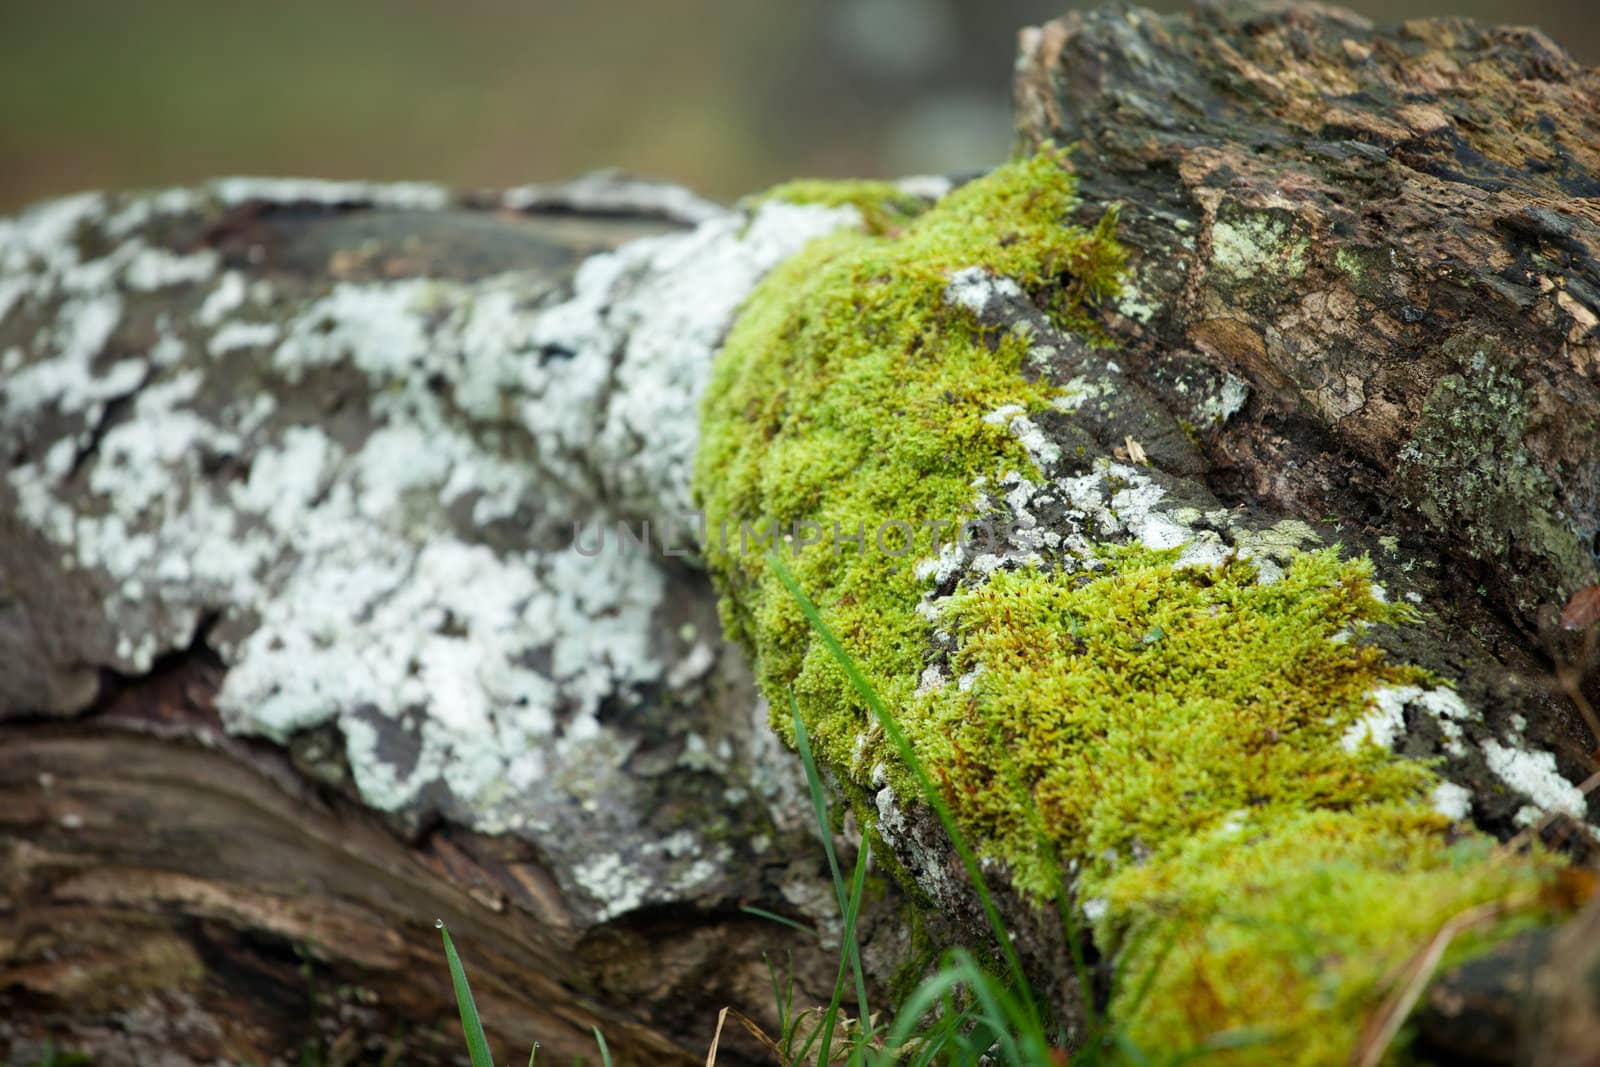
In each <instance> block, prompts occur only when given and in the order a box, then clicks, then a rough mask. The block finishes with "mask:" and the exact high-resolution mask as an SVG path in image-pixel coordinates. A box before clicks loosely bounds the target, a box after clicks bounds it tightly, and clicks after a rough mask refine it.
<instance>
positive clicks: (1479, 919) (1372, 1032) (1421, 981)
mask: <svg viewBox="0 0 1600 1067" xmlns="http://www.w3.org/2000/svg"><path fill="white" fill-rule="evenodd" d="M1533 900H1534V898H1532V897H1524V898H1513V899H1510V900H1495V901H1490V902H1488V903H1486V904H1478V905H1475V906H1473V907H1470V908H1468V909H1467V910H1466V911H1463V912H1460V913H1458V914H1456V915H1454V916H1452V917H1451V918H1450V919H1448V920H1446V922H1445V923H1444V925H1443V926H1441V927H1439V932H1438V933H1436V934H1434V935H1433V937H1432V938H1431V939H1430V940H1429V941H1428V943H1427V944H1426V945H1424V946H1423V947H1422V950H1421V951H1419V952H1418V953H1417V954H1416V955H1414V956H1412V958H1411V962H1410V963H1409V964H1408V965H1407V967H1406V968H1405V971H1403V972H1402V975H1405V974H1406V973H1409V977H1408V978H1406V980H1405V982H1404V984H1403V985H1401V986H1399V987H1398V988H1397V989H1395V991H1394V992H1392V993H1391V994H1389V996H1388V997H1386V998H1385V999H1384V1002H1383V1004H1382V1006H1380V1007H1379V1009H1378V1011H1377V1012H1376V1013H1375V1014H1374V1015H1373V1016H1372V1017H1371V1018H1370V1019H1368V1020H1367V1025H1366V1026H1365V1027H1364V1028H1363V1029H1362V1031H1361V1040H1360V1041H1359V1042H1357V1043H1356V1047H1355V1050H1354V1051H1353V1052H1351V1054H1350V1067H1378V1063H1379V1061H1381V1060H1382V1059H1383V1055H1384V1053H1385V1052H1387V1051H1389V1045H1390V1044H1391V1043H1392V1042H1393V1041H1394V1036H1395V1035H1396V1034H1398V1033H1399V1032H1400V1027H1401V1026H1402V1025H1403V1024H1404V1023H1405V1021H1406V1017H1407V1016H1409V1015H1410V1014H1411V1009H1412V1008H1414V1007H1416V1005H1417V999H1418V998H1419V997H1421V996H1422V991H1423V990H1424V989H1426V988H1427V986H1428V980H1429V979H1430V978H1432V977H1433V972H1434V971H1435V970H1436V969H1437V968H1438V966H1439V960H1440V959H1442V958H1443V957H1444V953H1445V950H1446V949H1447V948H1449V947H1450V942H1452V941H1454V940H1455V938H1456V935H1457V934H1460V933H1461V932H1462V931H1464V930H1470V929H1472V928H1473V927H1474V926H1479V925H1482V924H1484V923H1488V922H1493V921H1494V920H1495V919H1498V918H1500V917H1501V916H1502V915H1505V914H1506V913H1508V912H1511V911H1514V910H1516V909H1517V908H1520V907H1522V906H1524V905H1526V904H1529V903H1532V902H1533Z"/></svg>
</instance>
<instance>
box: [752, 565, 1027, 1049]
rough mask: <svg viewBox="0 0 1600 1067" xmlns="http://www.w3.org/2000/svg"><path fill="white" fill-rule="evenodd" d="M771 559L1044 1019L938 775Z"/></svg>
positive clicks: (1020, 986)
mask: <svg viewBox="0 0 1600 1067" xmlns="http://www.w3.org/2000/svg"><path fill="white" fill-rule="evenodd" d="M767 560H768V563H769V564H770V565H771V567H772V570H773V573H774V574H776V575H777V576H778V580H779V581H780V582H782V583H783V586H784V588H785V589H787V590H788V591H789V595H790V596H792V597H794V600H795V603H796V604H798V605H799V607H800V611H801V613H802V614H804V615H805V617H806V620H807V621H808V622H809V623H810V624H811V628H812V629H813V630H815V631H816V632H817V636H818V637H819V638H821V640H822V643H823V645H824V646H825V647H826V648H827V649H828V652H829V653H830V654H831V655H832V656H833V658H834V661H835V662H836V663H838V664H839V668H840V669H841V670H842V671H844V674H845V677H846V678H848V679H849V681H850V684H851V685H853V686H854V687H855V689H856V691H857V692H858V693H860V694H861V699H862V700H864V701H866V703H867V707H868V708H869V709H871V711H872V714H873V716H874V717H875V718H876V719H877V721H878V723H879V725H881V726H882V727H883V732H884V734H885V735H886V736H887V737H888V738H889V740H890V741H891V742H892V743H893V744H894V747H895V750H896V751H897V752H898V753H899V755H900V760H901V762H902V763H903V764H905V767H906V770H907V771H908V772H909V773H910V774H911V776H912V777H913V778H914V779H916V782H917V785H918V787H919V788H920V789H921V791H922V794H923V798H924V799H925V800H926V801H927V803H928V806H929V807H930V808H932V809H933V812H934V814H935V815H936V816H937V817H938V819H939V823H940V825H942V826H943V827H944V831H945V833H946V834H947V835H948V836H949V838H950V842H951V844H952V845H953V846H954V847H955V850H956V854H957V855H958V856H960V858H961V863H962V866H964V867H965V868H966V871H967V877H968V878H970V879H971V880H972V887H973V892H975V893H976V894H977V896H978V901H979V903H980V904H981V905H982V907H983V913H984V916H985V918H987V919H988V922H989V927H990V929H991V930H992V931H993V932H994V936H995V940H996V941H997V942H999V945H1000V951H1001V954H1002V955H1003V956H1004V957H1005V961H1006V968H1007V970H1009V971H1010V973H1011V978H1012V981H1013V983H1015V986H1016V988H1017V991H1018V993H1019V995H1020V996H1022V997H1023V999H1024V1001H1025V1002H1026V1004H1027V1006H1028V1008H1029V1010H1030V1014H1032V1015H1033V1017H1034V1018H1036V1019H1037V1018H1039V1012H1038V1008H1037V1005H1036V1004H1035V1002H1034V999H1033V990H1032V989H1030V988H1029V986H1028V980H1027V976H1026V975H1025V974H1024V973H1023V970H1022V960H1021V959H1020V958H1019V957H1018V956H1017V950H1016V947H1015V946H1014V945H1013V944H1012V943H1011V936H1010V934H1008V933H1007V932H1006V928H1005V924H1004V923H1003V922H1002V921H1001V919H1000V911H999V909H998V908H997V907H995V903H994V898H993V896H992V895H991V894H990V892H989V886H988V884H987V883H986V882H985V881H984V878H983V872H982V870H981V869H980V868H979V866H978V860H977V857H976V856H974V855H973V853H972V850H971V849H970V848H969V847H968V846H967V843H966V839H965V837H963V836H962V834H961V831H960V829H959V828H958V827H957V826H956V822H955V818H954V817H953V816H952V815H951V814H950V809H949V806H948V805H947V804H945V802H944V797H943V795H942V794H941V793H940V792H939V789H938V787H937V786H935V785H934V784H933V780H932V779H931V778H929V777H928V774H927V771H926V770H925V769H924V768H923V766H922V761H921V760H920V759H919V758H918V756H917V754H916V752H915V751H914V750H913V749H912V747H911V742H910V741H909V740H908V739H907V738H906V736H905V734H904V733H903V732H902V731H901V729H900V725H899V723H897V722H895V720H894V717H893V716H892V715H890V714H889V712H888V710H887V709H885V708H884V706H883V702H882V701H880V700H879V699H878V694H877V693H876V692H875V691H874V690H873V688H872V686H871V685H870V684H869V683H868V682H867V680H866V678H865V677H864V676H863V675H862V674H861V672H860V670H858V669H857V667H856V664H855V661H854V660H853V659H852V658H851V656H850V654H849V653H848V652H846V651H845V649H844V646H843V645H842V644H840V643H839V639H838V638H837V637H835V636H834V633H833V631H832V630H831V629H830V628H829V627H828V624H827V623H825V622H823V621H822V616H821V614H820V613H818V611H817V606H816V605H815V604H813V603H812V602H811V599H810V598H809V597H807V596H806V594H805V591H804V590H803V589H801V588H800V585H799V583H798V582H796V581H795V578H794V575H792V574H790V573H789V568H788V567H786V566H784V564H783V560H782V559H781V558H780V557H779V556H778V554H777V553H776V552H769V553H768V554H767Z"/></svg>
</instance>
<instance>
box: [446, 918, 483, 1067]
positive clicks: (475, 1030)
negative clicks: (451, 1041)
mask: <svg viewBox="0 0 1600 1067" xmlns="http://www.w3.org/2000/svg"><path fill="white" fill-rule="evenodd" d="M435 925H437V926H438V927H439V933H440V934H441V935H442V936H443V937H444V958H445V961H446V962H447V963H448V964H449V965H450V983H451V985H453V986H454V987H455V991H456V1008H457V1009H459V1010H460V1012H461V1029H462V1032H463V1033H465V1034H466V1037H467V1055H468V1056H469V1057H471V1059H472V1067H494V1057H493V1056H491V1055H490V1054H489V1038H488V1036H487V1035H486V1034H484V1032H483V1022H482V1021H481V1020H480V1019H479V1018H478V1005H477V1004H475V1003H474V1002H473V1000H472V987H471V986H469V985H468V984H467V972H466V969H465V968H464V967H462V966H461V957H460V956H458V955H457V954H456V946H455V942H453V941H451V940H450V931H449V930H447V929H446V928H445V925H444V920H443V919H440V920H439V921H438V922H437V923H436V924H435Z"/></svg>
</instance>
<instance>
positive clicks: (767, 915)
mask: <svg viewBox="0 0 1600 1067" xmlns="http://www.w3.org/2000/svg"><path fill="white" fill-rule="evenodd" d="M739 910H740V911H742V912H744V913H745V914H746V915H754V916H755V917H756V918H758V919H766V920H768V921H770V922H775V923H781V924H783V925H784V926H787V927H789V928H790V929H792V930H799V931H800V932H801V933H802V934H810V935H811V936H812V937H821V936H822V934H821V933H819V932H818V931H817V928H816V927H815V926H807V925H806V924H805V923H797V922H795V921H794V920H793V919H791V918H789V917H788V916H786V915H779V914H778V913H777V912H772V911H768V910H767V909H765V908H757V907H752V906H751V905H749V904H742V905H740V907H739Z"/></svg>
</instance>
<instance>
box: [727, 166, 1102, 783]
mask: <svg viewBox="0 0 1600 1067" xmlns="http://www.w3.org/2000/svg"><path fill="white" fill-rule="evenodd" d="M1075 205H1076V199H1075V196H1074V185H1073V179H1072V176H1071V174H1070V173H1069V172H1068V171H1067V170H1066V169H1065V167H1064V165H1063V161H1062V158H1061V154H1060V153H1057V152H1053V151H1052V152H1045V153H1041V154H1040V155H1038V156H1035V157H1034V158H1032V159H1030V160H1027V161H1025V162H1019V163H1014V164H1011V165H1009V166H1006V167H1003V168H1001V169H1000V170H998V171H996V172H995V173H994V174H992V175H990V176H988V177H986V178H983V179H980V180H978V181H974V182H971V183H969V184H967V185H965V186H963V187H962V188H960V189H957V190H956V191H955V192H953V193H951V194H950V195H949V196H947V197H946V198H945V199H944V200H943V201H941V202H940V203H939V205H938V206H937V207H935V208H934V209H932V210H930V211H928V212H927V213H926V214H923V215H922V216H920V217H918V218H917V219H915V220H913V221H911V222H910V223H909V224H908V225H907V226H906V228H905V230H904V231H903V232H902V233H901V234H899V235H898V236H896V237H884V236H874V235H870V234H863V233H857V232H845V233H840V234H837V235H835V236H832V237H828V238H824V239H822V240H819V241H816V242H814V243H813V244H812V245H811V246H810V247H809V248H808V249H807V250H806V251H805V252H803V253H801V254H800V255H798V256H796V257H794V258H793V259H791V260H789V261H788V262H786V263H784V264H783V265H781V266H780V267H779V268H778V269H776V270H774V271H773V272H772V273H771V274H770V275H768V277H767V278H766V279H765V280H764V281H763V282H762V284H761V285H760V286H759V287H758V289H757V290H756V292H755V293H754V294H753V296H752V297H751V299H750V302H749V303H748V305H747V306H746V308H745V309H744V311H743V313H742V314H741V316H740V318H739V320H738V322H737V323H736V324H735V326H734V328H733V330H732V331H731V333H730V335H729V337H728V341H727V344H726V346H725V347H724V350H723V353H722V355H721V357H720V358H719V360H718V363H717V367H716V369H715V370H714V372H713V375H712V380H711V382H710V385H709V386H708V389H707V395H706V400H705V408H704V417H703V419H702V427H703V431H702V439H701V444H700V450H699V454H698V456H697V458H696V490H697V493H698V494H699V496H700V498H701V501H702V503H703V505H704V508H705V512H706V516H707V520H708V525H709V527H710V529H711V531H712V536H711V537H710V538H709V539H708V540H710V541H712V542H713V543H712V544H711V546H710V548H709V551H708V556H709V558H710V563H711V565H712V569H713V572H714V573H715V574H716V575H717V576H718V578H719V580H720V581H721V583H722V588H723V590H724V592H725V593H727V594H728V595H726V596H725V597H724V599H723V604H722V606H723V613H724V620H723V621H724V624H725V626H726V628H727V629H728V631H729V633H730V634H731V635H732V636H735V637H738V638H742V639H743V640H745V641H746V642H747V643H748V644H749V645H750V647H751V648H752V649H753V650H754V653H755V660H756V668H757V671H758V676H759V678H760V680H761V681H762V683H763V685H764V686H765V688H766V690H767V692H768V693H769V694H771V695H772V696H773V698H774V699H773V706H774V707H784V706H786V703H787V697H786V696H784V695H783V694H785V693H786V691H787V688H788V686H789V685H790V683H793V684H794V686H795V689H796V692H797V695H798V698H799V701H800V708H801V713H802V715H803V716H804V717H805V721H806V724H807V726H808V727H809V728H810V730H811V733H812V738H813V742H814V743H815V745H816V746H817V751H818V755H819V758H820V760H821V761H822V762H824V763H827V764H830V765H833V766H843V765H848V764H850V763H851V762H852V755H853V750H854V748H855V746H856V742H857V738H858V736H859V735H860V734H861V733H862V732H863V730H864V729H865V727H866V713H865V709H864V708H863V707H862V705H861V702H860V700H859V698H858V697H857V695H856V694H855V692H854V690H853V689H852V688H851V687H850V685H849V684H848V683H847V682H846V681H845V680H844V677H843V675H842V674H841V673H840V672H839V670H838V668H837V666H836V665H835V664H834V663H833V662H832V660H831V658H830V657H829V656H828V655H827V653H826V652H825V651H824V650H823V649H822V648H821V647H820V646H817V645H815V644H814V643H813V642H812V639H811V636H810V631H809V628H808V627H807V625H806V622H805V619H804V618H803V617H802V616H801V614H800V611H799V609H798V608H797V607H796V606H795V605H794V603H793V601H792V600H791V599H790V598H789V596H788V594H787V593H786V592H785V591H784V589H783V587H782V585H781V584H780V583H779V582H778V581H777V579H776V578H775V577H774V576H772V575H771V574H770V573H768V571H767V568H766V567H765V565H764V562H763V560H762V558H761V551H762V549H761V547H759V545H758V544H757V542H756V541H755V540H753V539H752V540H751V541H750V542H749V543H748V544H746V543H745V539H744V538H741V536H740V533H741V523H748V524H749V527H750V529H751V530H752V531H768V532H771V531H773V530H774V529H776V528H781V529H783V530H785V531H791V532H793V531H794V530H795V526H796V524H800V523H814V524H815V526H814V527H802V528H801V529H800V530H799V532H800V535H801V537H802V538H805V537H806V536H807V535H808V533H809V534H810V535H811V536H816V537H819V538H820V543H818V544H816V545H813V546H810V547H807V548H805V549H804V550H803V551H802V552H801V553H800V554H799V556H798V558H797V559H795V560H794V561H793V565H792V566H793V570H794V573H795V576H796V577H797V578H798V579H799V580H800V582H801V583H802V585H803V586H804V587H805V588H807V589H811V590H816V591H817V592H818V593H819V594H820V595H819V597H818V604H819V607H820V608H821V609H822V611H823V614H824V617H825V619H826V621H827V622H828V624H829V625H830V626H832V627H833V629H834V632H835V633H837V634H839V635H840V637H841V639H842V640H843V641H844V642H845V643H846V645H847V646H848V647H849V650H850V652H851V654H852V655H853V656H855V657H856V659H857V660H858V662H860V663H862V664H863V665H864V666H865V667H866V669H867V670H868V671H869V673H870V680H871V681H872V683H873V685H874V686H876V687H878V691H879V692H880V694H882V696H883V697H884V699H885V701H886V702H887V703H888V705H889V706H890V707H897V708H898V707H903V706H904V705H905V704H906V703H907V700H908V698H909V697H910V695H911V691H912V687H913V686H914V684H915V680H916V678H917V675H918V674H919V672H920V671H921V669H922V661H923V656H924V653H925V651H926V648H927V627H926V625H925V623H924V621H923V620H922V619H921V618H919V617H918V616H917V615H916V613H915V612H914V611H913V607H914V605H915V604H916V603H917V600H918V598H919V596H920V595H921V592H922V590H923V587H924V583H923V582H922V581H920V580H918V579H917V578H916V577H915V576H914V575H913V573H912V568H911V566H910V563H911V561H912V560H914V559H917V558H919V557H921V556H925V555H929V554H932V552H931V541H932V538H933V537H934V536H935V535H938V536H941V537H942V538H943V539H944V540H945V541H949V540H950V539H951V538H953V537H954V533H955V531H954V529H953V527H952V526H951V525H948V524H953V523H955V522H958V521H960V520H961V519H963V518H965V517H967V516H968V513H969V511H970V509H971V505H972V501H973V495H974V493H973V489H972V481H973V479H974V478H977V477H980V476H987V477H991V478H992V477H995V476H997V475H999V474H1001V473H1002V472H1003V471H1005V470H1018V471H1024V470H1029V471H1031V470H1032V464H1031V462H1030V461H1029V460H1028V458H1027V455H1026V453H1025V452H1024V451H1023V449H1022V448H1021V446H1020V445H1018V444H1017V443H1016V441H1015V440H1013V439H1012V437H1011V436H1010V434H1009V433H1008V431H1007V430H1006V428H1005V427H1004V426H1003V425H998V424H995V423H992V422H986V421H985V420H984V416H985V415H987V414H989V413H990V412H993V411H995V410H996V409H998V408H1001V407H1003V406H1005V405H1008V404H1015V405H1020V406H1021V407H1022V408H1023V409H1027V410H1034V409H1037V408H1039V407H1041V406H1043V405H1044V404H1045V403H1046V402H1047V400H1048V399H1049V395H1050V390H1049V388H1048V387H1047V386H1045V385H1044V384H1042V383H1038V382H1029V381H1026V380H1024V379H1023V377H1022V376H1021V375H1020V374H1019V373H1018V372H1019V369H1020V367H1021V363H1022V358H1023V356H1024V355H1025V353H1026V346H1025V344H1024V343H1023V342H1021V341H1020V340H1019V339H1018V338H1017V337H1016V336H1015V335H1010V334H1008V335H1005V336H998V337H985V336H984V335H983V332H982V331H981V330H979V329H978V328H977V326H976V322H975V320H974V318H973V316H972V314H971V312H969V311H967V310H965V309H963V308H960V307H954V306H951V305H949V304H947V303H946V302H945V300H944V292H945V289H946V288H947V287H948V286H949V284H950V278H951V275H952V274H953V273H955V272H957V271H960V270H962V269H965V268H968V267H973V266H981V267H985V268H988V269H989V270H991V271H993V272H994V273H995V274H997V275H1003V276H1005V277H1008V278H1011V279H1012V280H1014V281H1016V282H1017V283H1018V284H1020V285H1021V286H1022V288H1023V289H1024V290H1025V291H1026V292H1027V293H1029V294H1030V295H1031V296H1033V297H1034V299H1035V300H1036V301H1038V302H1040V303H1041V304H1043V305H1045V306H1047V307H1049V308H1050V309H1051V311H1052V313H1053V314H1054V315H1055V316H1056V317H1057V318H1058V320H1059V321H1061V322H1063V323H1065V324H1070V323H1072V322H1074V321H1080V320H1082V319H1083V317H1084V315H1085V310H1084V309H1085V305H1086V304H1087V303H1089V302H1092V301H1093V300H1096V299H1098V298H1100V297H1102V296H1105V295H1109V294H1110V293H1112V292H1113V291H1114V290H1115V287H1116V279H1117V276H1118V273H1119V270H1120V266H1121V262H1122V253H1121V250H1120V249H1119V248H1118V247H1117V245H1116V243H1115V241H1114V240H1113V239H1112V237H1111V233H1110V226H1109V225H1107V226H1104V227H1101V228H1100V229H1098V230H1095V231H1088V230H1083V229H1079V228H1074V227H1071V226H1069V225H1067V224H1066V222H1065V220H1066V217H1067V215H1068V213H1069V212H1070V211H1071V210H1072V208H1073V207H1074V206H1075ZM890 521H900V522H906V523H910V524H913V530H912V539H913V543H912V544H911V545H909V546H906V545H905V542H904V538H905V533H906V531H904V530H902V529H899V528H890V529H888V530H887V531H886V532H885V534H884V538H883V546H884V548H886V549H887V551H884V550H881V549H880V547H879V545H878V543H877V541H878V537H877V535H878V533H879V531H880V529H883V524H884V523H886V522H890ZM924 522H938V523H944V524H947V525H945V526H944V527H943V528H942V530H934V529H932V528H928V527H917V526H916V524H920V523H924ZM724 529H725V530H726V534H727V536H726V543H725V544H724V543H718V542H722V541H723V540H724V539H723V537H722V536H721V535H720V534H721V531H723V530H724ZM836 531H837V533H836ZM855 534H860V535H861V536H862V543H861V545H860V546H859V547H858V546H857V545H855V544H853V543H851V542H849V541H847V540H845V538H848V537H850V536H851V535H855ZM902 548H906V549H907V551H906V553H905V555H904V556H903V557H898V556H897V555H896V554H898V553H899V552H900V551H901V549H902ZM785 718H786V717H785V716H775V719H776V721H775V724H774V725H775V726H777V728H778V729H779V730H781V731H783V732H784V733H785V735H787V734H788V732H789V730H788V726H787V723H786V722H784V721H783V720H784V719H785Z"/></svg>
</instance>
